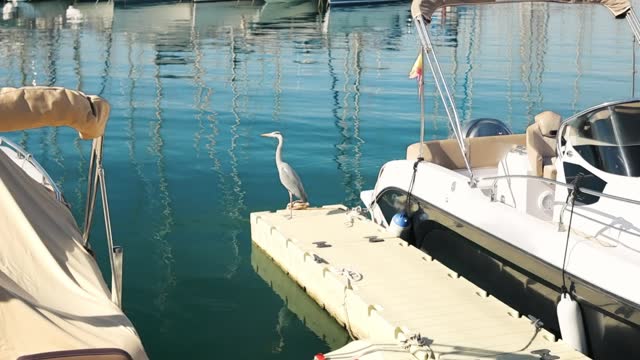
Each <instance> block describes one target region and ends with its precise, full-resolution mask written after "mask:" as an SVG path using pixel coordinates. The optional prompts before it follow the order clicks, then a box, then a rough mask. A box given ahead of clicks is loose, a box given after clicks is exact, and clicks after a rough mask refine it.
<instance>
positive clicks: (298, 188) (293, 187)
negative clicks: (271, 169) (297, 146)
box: [260, 131, 308, 217]
mask: <svg viewBox="0 0 640 360" xmlns="http://www.w3.org/2000/svg"><path fill="white" fill-rule="evenodd" d="M260 136H263V137H271V138H276V139H278V147H277V148H276V167H277V168H278V174H279V175H280V182H281V183H282V185H283V186H284V187H285V188H286V189H287V191H288V192H289V206H288V207H289V209H290V215H289V216H290V217H293V207H294V204H296V203H297V204H298V208H305V207H306V206H308V198H307V193H306V192H305V191H304V187H303V186H302V181H301V180H300V177H299V176H298V174H297V173H296V172H295V170H293V168H292V167H291V165H289V164H287V163H286V162H284V161H282V143H283V142H284V139H283V137H282V134H280V132H279V131H273V132H270V133H266V134H261V135H260ZM294 195H295V196H296V197H297V198H298V199H300V200H296V202H295V203H294V201H293V196H294Z"/></svg>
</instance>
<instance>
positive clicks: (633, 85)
mask: <svg viewBox="0 0 640 360" xmlns="http://www.w3.org/2000/svg"><path fill="white" fill-rule="evenodd" d="M631 97H632V98H633V97H636V36H635V35H634V36H633V42H632V43H631Z"/></svg>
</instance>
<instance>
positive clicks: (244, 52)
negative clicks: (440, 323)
mask: <svg viewBox="0 0 640 360" xmlns="http://www.w3.org/2000/svg"><path fill="white" fill-rule="evenodd" d="M21 6H22V8H20V9H19V11H18V12H17V13H16V14H14V16H13V18H10V19H6V20H2V21H0V54H1V55H2V56H0V84H1V85H2V86H22V85H30V84H38V85H58V86H66V87H69V88H74V89H80V90H82V91H84V92H87V93H91V94H99V95H102V96H103V97H105V98H106V99H108V100H109V101H110V102H111V105H112V107H113V108H112V115H111V121H110V123H109V125H108V127H107V135H106V142H105V168H106V171H107V181H108V187H109V194H110V195H109V200H110V203H111V204H110V205H111V216H112V224H113V231H114V238H115V240H116V242H117V243H119V244H121V245H123V246H124V248H125V277H124V307H125V311H126V313H127V314H128V315H129V316H130V318H131V320H132V321H133V322H134V324H135V325H136V328H137V330H138V332H139V333H140V335H141V337H142V341H143V343H144V344H145V347H146V349H147V352H148V353H149V355H150V357H151V358H153V359H177V358H182V359H196V358H199V359H203V358H214V357H215V358H219V359H230V358H235V359H250V358H260V359H310V358H311V357H312V356H313V354H315V353H317V352H324V351H328V350H330V349H332V348H336V347H339V346H341V345H342V344H344V343H345V342H346V341H347V340H348V335H347V334H346V332H345V331H344V330H342V329H341V328H340V327H339V326H338V325H337V324H336V323H335V322H333V321H332V320H331V319H330V318H329V317H328V316H327V315H326V314H325V313H324V312H322V310H321V309H320V308H318V307H317V306H316V305H315V304H314V303H313V301H311V300H310V299H309V298H307V297H306V296H305V295H304V294H303V292H302V291H301V290H300V289H299V288H297V287H296V286H295V284H293V283H292V282H291V281H290V280H288V278H287V277H286V276H285V275H284V274H283V273H282V272H280V271H279V270H278V269H277V268H276V267H274V266H273V264H271V263H270V261H269V260H268V259H267V258H266V257H265V256H264V254H262V253H260V252H259V251H256V250H252V246H251V239H250V231H249V222H248V217H249V213H250V212H252V211H258V210H271V209H275V208H282V207H283V206H284V205H285V203H286V202H287V201H288V198H287V193H286V192H285V190H284V189H283V188H282V187H281V185H280V184H279V182H278V179H277V173H276V169H275V164H274V160H273V155H274V150H275V143H274V142H273V141H272V139H264V138H260V137H259V136H258V135H259V134H261V133H264V132H269V131H273V130H280V131H281V132H283V134H284V136H285V149H284V150H285V158H286V160H287V161H288V162H290V163H291V164H292V165H293V166H294V168H295V169H297V171H298V173H299V174H300V176H301V177H302V179H303V181H304V183H305V188H306V189H307V192H308V194H309V196H310V199H311V202H312V204H315V205H321V204H331V203H345V204H347V205H350V206H355V205H358V202H359V200H358V199H359V193H360V191H361V190H364V189H368V188H371V187H373V185H374V183H375V177H376V175H377V171H378V169H379V167H380V166H381V165H382V164H383V163H384V162H385V161H388V160H391V159H395V158H401V157H403V154H404V151H405V147H406V145H408V144H409V143H411V142H415V141H417V139H418V129H419V122H418V118H419V104H418V102H417V100H416V99H417V96H416V84H415V81H413V80H408V79H407V74H408V72H409V70H410V68H411V66H412V64H413V61H414V59H415V56H416V54H417V52H418V48H417V40H416V35H415V34H414V32H413V29H412V28H411V27H410V26H408V25H409V23H408V20H409V11H408V10H409V5H408V3H400V4H391V5H384V6H377V7H358V8H351V9H331V11H329V12H328V13H323V14H319V13H318V11H317V6H316V4H315V3H311V2H303V3H298V4H294V5H290V4H289V5H287V4H268V5H264V4H260V3H255V4H251V3H246V2H239V3H236V2H235V1H233V2H226V3H204V4H196V5H193V4H190V3H180V4H161V5H150V6H142V7H116V8H115V9H114V7H113V5H111V4H98V5H94V4H92V3H91V4H89V3H87V4H79V5H77V7H78V8H79V10H80V11H81V12H82V13H83V14H84V16H83V19H82V20H81V21H70V20H67V19H66V18H65V9H66V7H67V6H68V3H64V2H42V3H33V4H24V5H21ZM432 33H433V34H434V41H435V43H436V45H437V49H436V50H437V52H438V55H439V57H440V60H441V62H442V65H443V70H444V72H445V76H447V77H448V78H449V79H451V82H450V84H451V86H452V87H453V90H454V92H455V97H456V101H457V105H458V109H459V110H460V115H461V117H462V118H463V120H469V119H473V118H478V117H495V118H499V119H502V120H505V121H506V122H507V123H509V124H510V125H511V126H512V127H513V129H514V131H516V132H522V131H524V129H525V127H526V125H527V123H528V122H529V121H531V120H532V117H533V115H535V114H536V113H538V112H540V111H543V110H547V109H549V110H554V111H556V112H558V113H560V114H562V115H564V116H568V115H570V114H572V113H574V112H576V111H579V110H581V109H584V108H586V107H589V106H591V105H596V104H597V103H600V102H604V101H607V100H613V99H620V98H628V97H630V96H631V88H632V81H631V79H632V76H631V74H632V66H631V58H632V55H631V54H632V52H631V44H632V37H631V33H630V31H629V30H628V29H627V26H626V22H625V21H614V20H613V18H612V17H611V16H610V14H609V13H608V12H607V10H606V9H605V8H602V7H599V6H589V5H581V6H567V5H557V4H520V5H498V6H485V7H461V8H457V9H454V10H451V11H449V12H448V13H446V15H444V16H443V14H442V13H440V12H438V13H437V14H436V17H435V19H434V24H433V25H432ZM426 97H427V100H426V108H427V114H428V117H427V131H426V138H427V139H431V138H443V137H446V136H448V127H447V122H446V118H445V117H444V111H443V109H442V106H441V105H440V104H439V102H438V99H437V97H436V93H435V90H434V86H433V84H432V82H430V81H429V77H427V85H426ZM9 137H10V138H11V139H13V140H15V141H17V142H19V143H20V144H22V145H23V146H24V147H25V148H26V149H27V150H28V151H30V152H31V153H33V154H34V156H35V157H36V158H37V159H38V160H39V161H40V162H41V164H42V165H43V166H44V167H45V168H46V169H47V170H48V171H49V172H50V173H51V175H52V176H53V177H54V179H55V180H56V181H58V183H59V184H60V185H61V187H62V189H63V191H64V192H65V195H66V198H67V200H68V201H69V202H70V203H71V205H72V207H73V211H74V215H76V218H78V219H79V218H80V217H81V216H82V209H83V202H82V199H84V192H85V182H86V171H87V167H88V161H87V154H88V151H89V148H90V144H88V143H84V142H82V141H80V140H78V139H77V135H76V134H75V133H74V132H73V131H72V130H70V129H66V128H65V129H40V130H33V131H28V132H20V133H12V134H9ZM98 223H99V224H96V225H95V226H94V228H93V229H94V234H93V240H92V243H93V245H94V247H96V248H97V252H98V254H104V252H103V251H104V234H103V233H102V232H100V231H99V230H101V229H102V227H101V223H100V219H98ZM101 265H103V269H105V271H106V267H105V266H104V265H106V259H105V258H104V257H102V258H101Z"/></svg>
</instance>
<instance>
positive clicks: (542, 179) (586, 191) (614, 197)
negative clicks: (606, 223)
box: [471, 175, 640, 205]
mask: <svg viewBox="0 0 640 360" xmlns="http://www.w3.org/2000/svg"><path fill="white" fill-rule="evenodd" d="M510 179H526V180H534V181H540V182H544V183H547V184H552V185H558V186H562V187H565V188H567V189H569V190H572V191H574V190H577V192H581V193H584V194H587V195H592V196H597V197H603V198H606V199H611V200H615V201H622V202H626V203H629V204H633V205H640V201H638V200H634V199H629V198H625V197H621V196H617V195H611V194H605V193H602V192H600V191H595V190H592V189H589V188H585V187H582V186H576V185H575V184H567V183H564V182H562V181H558V180H553V179H549V178H545V177H541V176H535V175H499V176H487V177H483V178H476V179H475V180H474V181H473V182H471V185H472V186H474V187H475V186H477V184H478V183H479V182H481V181H491V180H493V186H492V188H494V189H495V187H496V185H497V183H498V181H500V180H510Z"/></svg>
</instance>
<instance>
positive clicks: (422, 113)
mask: <svg viewBox="0 0 640 360" xmlns="http://www.w3.org/2000/svg"><path fill="white" fill-rule="evenodd" d="M420 53H421V54H422V63H423V64H424V56H425V54H424V49H423V48H422V47H420ZM423 69H424V66H423ZM423 71H424V70H423ZM418 86H419V89H420V90H419V97H420V147H419V149H420V150H419V151H418V158H420V159H423V158H424V156H423V153H424V150H423V148H422V147H423V146H424V122H425V115H424V74H423V75H422V76H420V84H418Z"/></svg>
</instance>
